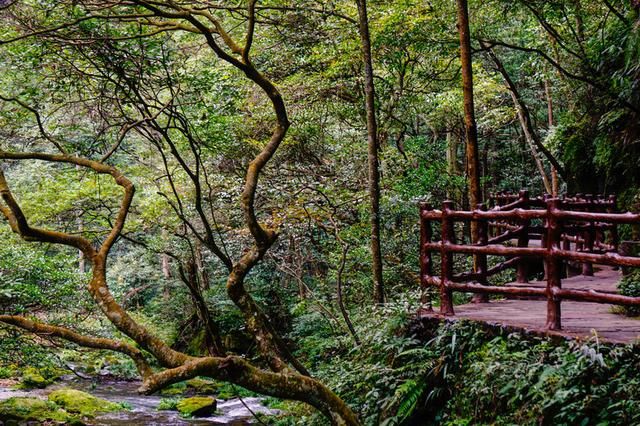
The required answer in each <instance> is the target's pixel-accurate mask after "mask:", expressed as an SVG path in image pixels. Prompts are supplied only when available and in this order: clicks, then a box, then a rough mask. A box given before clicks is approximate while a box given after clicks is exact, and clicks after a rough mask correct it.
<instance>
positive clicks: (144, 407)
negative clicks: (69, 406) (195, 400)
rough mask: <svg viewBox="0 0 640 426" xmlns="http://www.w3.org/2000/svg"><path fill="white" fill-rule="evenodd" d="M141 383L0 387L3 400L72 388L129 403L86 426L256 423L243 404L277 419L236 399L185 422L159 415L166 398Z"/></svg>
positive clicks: (258, 404)
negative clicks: (148, 391) (126, 407)
mask: <svg viewBox="0 0 640 426" xmlns="http://www.w3.org/2000/svg"><path fill="white" fill-rule="evenodd" d="M139 386H140V382H135V381H134V382H122V381H102V382H101V383H100V384H99V385H98V386H97V387H95V389H92V387H93V385H92V382H91V381H89V380H69V379H67V380H64V381H63V382H62V383H59V384H56V385H53V386H50V387H48V388H47V389H36V390H30V391H20V390H13V389H9V388H3V387H0V400H4V399H8V398H11V397H23V396H26V397H36V398H43V399H46V396H47V394H48V393H49V392H51V391H53V390H55V389H58V388H61V387H69V388H73V389H78V390H81V391H85V392H89V393H90V394H92V395H94V396H97V397H99V398H103V399H106V400H108V401H112V402H124V403H127V404H128V405H129V406H130V407H131V409H130V410H124V411H120V412H116V413H106V414H102V415H100V416H98V417H96V418H95V419H92V420H90V421H88V422H86V423H87V424H90V425H96V426H124V425H128V426H137V425H140V426H142V425H145V426H146V425H149V426H155V425H172V426H173V425H191V426H200V425H203V426H204V425H208V426H210V425H229V426H240V425H250V424H254V423H256V421H255V419H254V417H253V415H252V414H251V412H250V411H249V410H248V409H247V408H246V407H245V406H244V405H243V403H242V401H244V403H245V404H246V405H247V406H248V407H249V408H250V409H251V411H253V412H254V413H262V414H266V415H276V414H278V413H279V412H278V411H277V410H272V409H270V408H267V407H265V406H264V405H263V404H262V399H261V398H242V401H240V399H237V398H234V399H230V400H228V401H224V400H218V408H217V411H216V414H215V415H213V416H211V417H200V418H197V419H183V418H182V417H180V416H179V414H178V413H177V412H176V411H158V410H156V407H157V406H158V404H159V403H160V400H161V399H162V398H163V397H161V396H157V395H150V396H147V395H140V394H138V393H137V391H136V389H137V388H138V387H139Z"/></svg>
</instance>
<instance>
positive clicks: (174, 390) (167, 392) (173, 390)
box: [160, 382, 187, 396]
mask: <svg viewBox="0 0 640 426" xmlns="http://www.w3.org/2000/svg"><path fill="white" fill-rule="evenodd" d="M186 391H187V385H186V384H185V383H184V382H181V383H176V384H174V385H171V386H169V387H168V388H164V389H162V390H161V391H160V395H163V396H176V395H182V394H184V393H185V392H186Z"/></svg>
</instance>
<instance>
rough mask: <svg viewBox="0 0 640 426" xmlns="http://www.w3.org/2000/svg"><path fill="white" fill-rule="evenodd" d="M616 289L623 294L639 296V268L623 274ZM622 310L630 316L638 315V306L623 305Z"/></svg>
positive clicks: (639, 308) (639, 310) (639, 307)
mask: <svg viewBox="0 0 640 426" xmlns="http://www.w3.org/2000/svg"><path fill="white" fill-rule="evenodd" d="M618 291H620V294H622V295H624V296H630V297H640V270H638V269H636V270H634V271H633V272H632V273H631V274H629V275H627V276H625V277H623V278H622V280H621V281H620V284H618ZM623 312H624V313H625V314H626V315H628V316H630V317H637V316H639V315H640V306H625V307H624V308H623Z"/></svg>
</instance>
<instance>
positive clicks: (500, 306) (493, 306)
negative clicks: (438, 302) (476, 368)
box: [422, 267, 640, 343]
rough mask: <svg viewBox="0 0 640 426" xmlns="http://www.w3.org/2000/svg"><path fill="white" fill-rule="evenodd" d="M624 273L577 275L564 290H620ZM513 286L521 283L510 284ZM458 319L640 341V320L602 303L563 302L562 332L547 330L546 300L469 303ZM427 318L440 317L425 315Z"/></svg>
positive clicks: (579, 336)
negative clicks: (619, 284)
mask: <svg viewBox="0 0 640 426" xmlns="http://www.w3.org/2000/svg"><path fill="white" fill-rule="evenodd" d="M620 277H621V275H620V273H619V272H618V271H615V270H613V269H611V268H606V267H603V268H601V269H598V270H596V273H595V275H594V276H589V277H586V276H575V277H571V278H566V279H564V280H562V286H563V288H569V289H585V290H589V289H593V290H598V291H603V290H604V291H616V284H617V283H618V281H619V280H620ZM508 285H511V286H516V285H518V284H517V283H511V284H508ZM544 285H546V283H543V282H540V281H534V282H531V283H528V284H526V286H527V287H543V286H544ZM455 313H456V314H455V317H453V318H451V317H449V319H454V320H455V319H470V320H474V321H481V322H485V323H488V324H493V325H503V326H507V327H515V328H521V329H523V330H526V331H528V332H534V333H539V334H548V335H554V336H558V335H559V336H564V337H568V338H576V339H589V338H593V337H594V336H597V338H598V339H600V340H601V341H608V342H612V343H631V342H634V341H636V340H638V339H640V320H638V319H634V318H629V317H625V316H623V315H620V314H615V313H613V306H612V305H607V304H600V303H586V302H571V301H565V302H562V330H561V331H548V330H546V329H545V322H546V301H545V300H495V301H491V302H490V303H482V304H466V305H458V306H456V307H455ZM422 315H423V316H437V314H433V313H423V314H422Z"/></svg>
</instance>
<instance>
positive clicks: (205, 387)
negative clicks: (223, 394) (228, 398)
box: [186, 377, 220, 395]
mask: <svg viewBox="0 0 640 426" xmlns="http://www.w3.org/2000/svg"><path fill="white" fill-rule="evenodd" d="M186 383H187V388H189V389H193V390H194V391H195V393H197V394H206V395H209V394H214V393H216V392H217V391H218V389H219V388H220V385H218V384H217V383H216V382H214V381H213V380H205V379H200V378H198V377H196V378H195V379H191V380H188V381H187V382H186Z"/></svg>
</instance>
